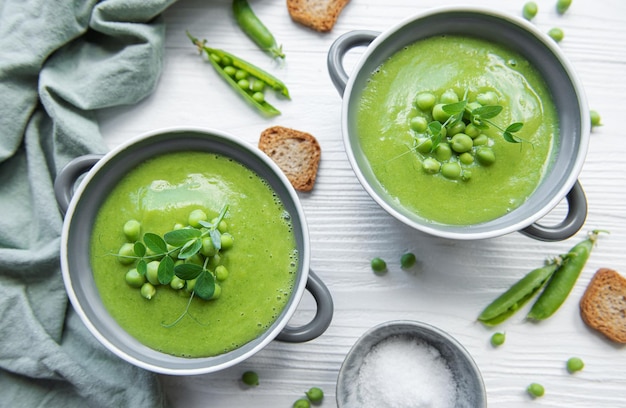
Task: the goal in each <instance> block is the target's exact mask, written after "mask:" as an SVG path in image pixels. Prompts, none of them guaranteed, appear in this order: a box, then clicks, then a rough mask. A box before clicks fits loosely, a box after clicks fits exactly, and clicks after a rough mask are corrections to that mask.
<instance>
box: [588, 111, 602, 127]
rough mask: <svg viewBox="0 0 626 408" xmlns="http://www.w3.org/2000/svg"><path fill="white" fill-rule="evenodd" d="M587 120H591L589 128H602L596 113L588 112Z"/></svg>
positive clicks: (598, 115)
mask: <svg viewBox="0 0 626 408" xmlns="http://www.w3.org/2000/svg"><path fill="white" fill-rule="evenodd" d="M589 118H590V119H591V126H602V118H601V117H600V114H599V113H598V112H597V111H595V110H591V111H589Z"/></svg>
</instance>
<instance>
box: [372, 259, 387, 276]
mask: <svg viewBox="0 0 626 408" xmlns="http://www.w3.org/2000/svg"><path fill="white" fill-rule="evenodd" d="M370 265H371V267H372V270H373V271H374V272H376V273H383V272H385V271H386V270H387V263H386V262H385V261H384V260H383V259H382V258H378V257H376V258H374V259H372V261H371V262H370Z"/></svg>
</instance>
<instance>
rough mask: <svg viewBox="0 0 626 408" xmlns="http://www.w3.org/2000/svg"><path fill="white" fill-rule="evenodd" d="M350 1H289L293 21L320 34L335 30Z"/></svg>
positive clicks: (288, 6)
mask: <svg viewBox="0 0 626 408" xmlns="http://www.w3.org/2000/svg"><path fill="white" fill-rule="evenodd" d="M349 2H350V0H287V10H288V11H289V15H290V16H291V18H292V20H294V21H296V22H298V23H300V24H302V25H305V26H307V27H310V28H312V29H314V30H316V31H319V32H328V31H330V30H332V29H333V27H334V26H335V23H336V22H337V18H339V14H340V13H341V11H342V10H343V8H344V7H345V6H346V5H347V4H348V3H349Z"/></svg>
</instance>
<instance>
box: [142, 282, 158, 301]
mask: <svg viewBox="0 0 626 408" xmlns="http://www.w3.org/2000/svg"><path fill="white" fill-rule="evenodd" d="M139 292H140V293H141V296H143V297H144V298H145V299H147V300H150V299H152V298H153V297H154V295H155V294H156V288H155V287H154V286H153V285H152V284H151V283H150V282H146V283H144V284H143V285H142V286H141V289H140V290H139Z"/></svg>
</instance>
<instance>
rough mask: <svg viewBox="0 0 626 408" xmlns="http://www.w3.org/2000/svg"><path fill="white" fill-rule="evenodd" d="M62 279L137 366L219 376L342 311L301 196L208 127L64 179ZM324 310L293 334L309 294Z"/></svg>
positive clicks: (266, 164) (263, 159) (92, 159)
mask: <svg viewBox="0 0 626 408" xmlns="http://www.w3.org/2000/svg"><path fill="white" fill-rule="evenodd" d="M55 193H56V196H57V201H58V204H59V207H60V209H61V211H63V212H64V213H65V221H64V226H63V233H62V245H61V267H62V273H63V279H64V282H65V287H66V290H67V293H68V296H69V299H70V301H71V303H72V305H73V307H74V309H75V310H76V312H77V314H78V315H79V316H80V318H81V319H82V321H83V323H84V324H85V325H86V326H87V328H88V329H89V330H90V332H91V333H92V334H93V335H94V336H95V337H96V338H97V339H98V340H99V341H100V342H101V343H102V344H103V345H104V346H105V347H107V348H108V349H109V350H111V351H112V352H113V353H115V354H116V355H118V356H119V357H121V358H123V359H125V360H127V361H128V362H130V363H132V364H135V365H137V366H139V367H142V368H145V369H148V370H151V371H154V372H159V373H164V374H172V375H191V374H201V373H208V372H214V371H218V370H221V369H224V368H226V367H229V366H232V365H234V364H237V363H238V362H241V361H243V360H244V359H246V358H248V357H250V356H252V355H253V354H255V353H256V352H258V351H259V350H261V349H263V348H264V347H265V346H266V345H267V344H268V343H269V342H271V341H273V340H281V341H288V342H305V341H309V340H312V339H314V338H316V337H318V336H319V335H321V334H322V333H323V332H324V331H325V330H326V329H327V328H328V326H329V324H330V322H331V319H332V314H333V301H332V297H331V295H330V292H329V291H328V289H327V288H326V286H325V285H324V283H323V282H322V281H321V280H320V279H319V278H318V277H317V276H316V275H315V274H314V273H313V272H312V271H310V269H309V245H310V244H309V238H308V229H307V225H306V221H305V218H304V214H303V210H302V207H301V205H300V203H299V200H298V197H297V194H296V193H295V191H294V189H293V188H292V187H291V184H290V183H289V181H288V180H287V178H286V177H285V176H284V174H283V173H282V172H281V171H280V169H279V168H278V167H277V166H276V165H275V163H274V162H272V161H271V160H270V159H269V158H268V157H267V156H265V155H264V154H263V153H262V152H260V151H259V150H258V149H256V148H253V147H251V146H249V145H247V144H246V143H244V142H243V141H240V140H239V139H237V138H236V137H233V136H231V135H229V134H226V133H223V132H220V131H217V130H212V129H198V128H182V129H181V128H176V129H165V130H159V131H156V132H149V133H146V134H144V135H141V136H139V137H137V138H136V139H133V140H131V141H129V142H128V143H125V144H123V145H121V146H119V147H117V148H116V149H114V150H112V151H110V152H109V153H108V154H106V155H104V156H99V155H88V156H82V157H79V158H76V159H75V160H73V161H72V162H70V163H69V164H68V165H67V166H66V167H64V168H63V170H62V171H61V172H60V173H59V175H58V177H57V179H56V181H55ZM305 290H306V291H308V292H310V293H311V295H312V297H313V298H314V300H315V302H316V305H317V310H316V314H315V316H314V318H313V319H312V320H311V321H310V322H308V323H305V324H303V325H300V326H294V325H290V324H288V323H289V320H290V318H291V317H292V316H293V314H294V313H295V312H296V309H297V307H298V304H299V302H300V299H301V297H302V296H303V293H304V291H305Z"/></svg>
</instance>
